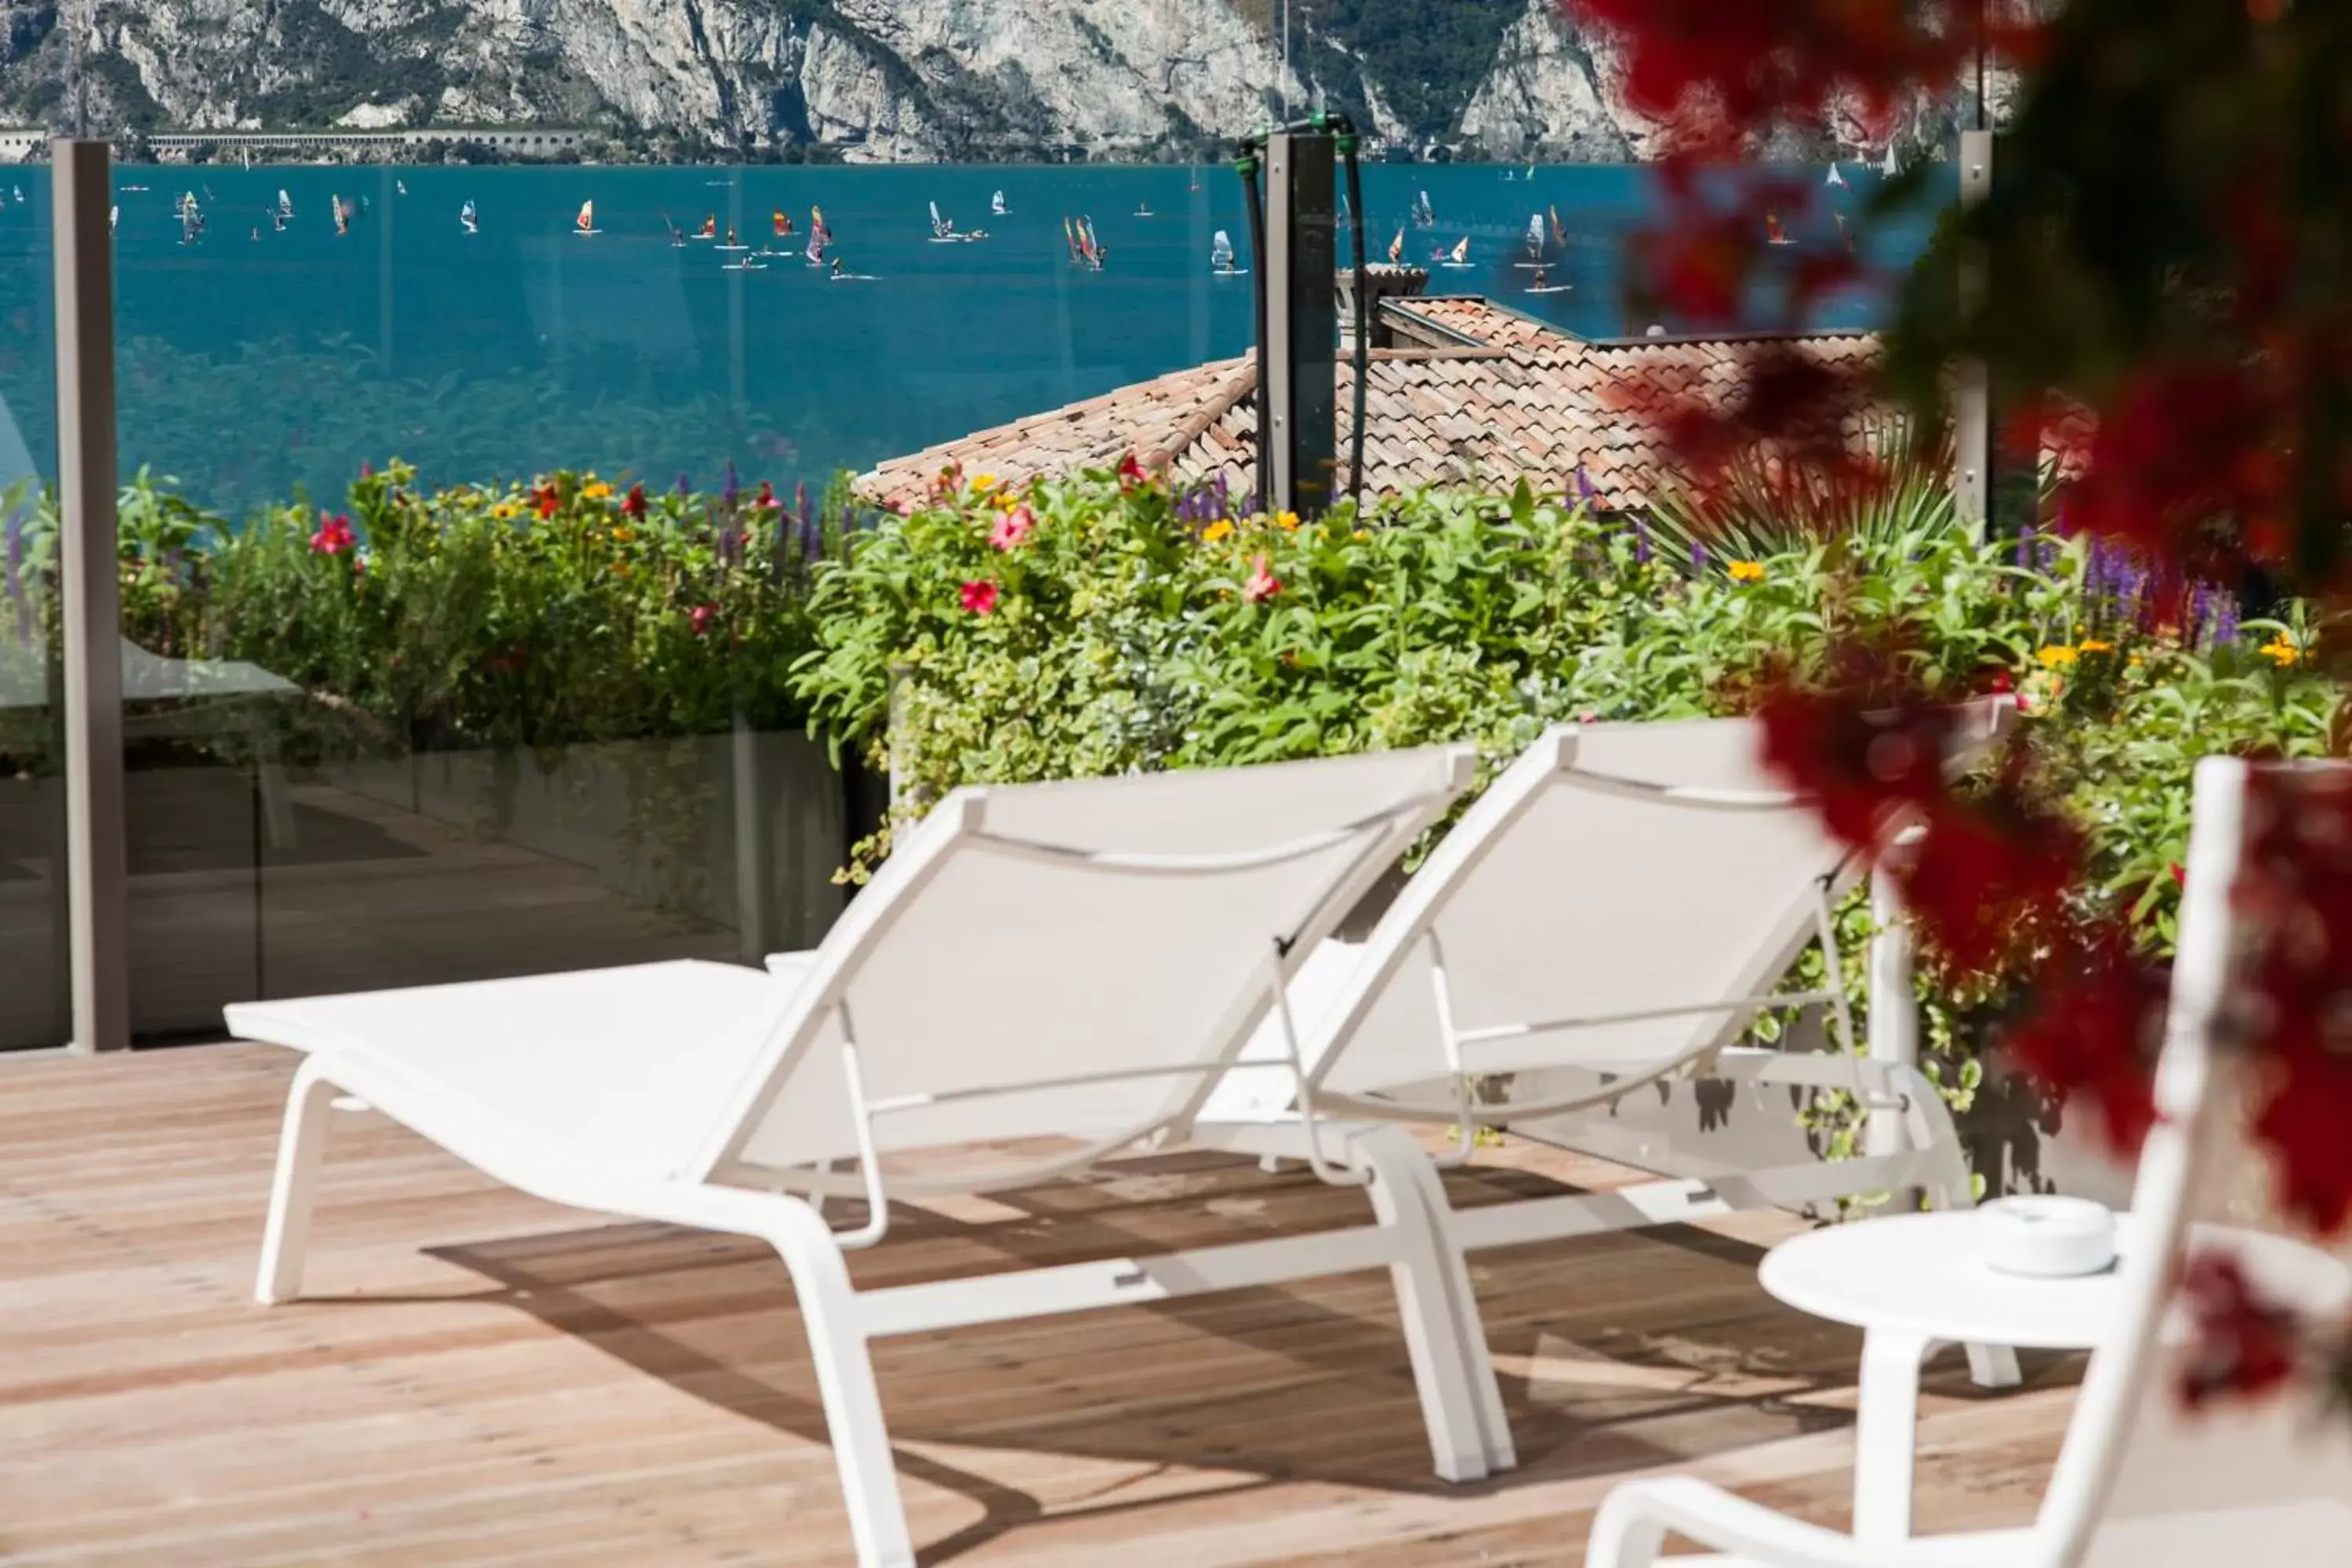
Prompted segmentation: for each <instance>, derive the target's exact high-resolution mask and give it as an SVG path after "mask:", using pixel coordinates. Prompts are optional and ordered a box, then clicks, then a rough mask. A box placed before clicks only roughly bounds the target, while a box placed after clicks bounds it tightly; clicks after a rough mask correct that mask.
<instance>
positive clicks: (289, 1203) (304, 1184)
mask: <svg viewBox="0 0 2352 1568" xmlns="http://www.w3.org/2000/svg"><path fill="white" fill-rule="evenodd" d="M335 1092H336V1090H335V1086H334V1085H333V1084H331V1083H329V1082H328V1081H327V1079H326V1078H325V1076H324V1075H323V1074H322V1073H321V1072H320V1068H319V1058H316V1057H306V1058H303V1061H302V1065H301V1067H300V1068H297V1069H296V1071H295V1074H294V1087H293V1089H291V1091H289V1093H288V1095H287V1097H286V1121H285V1125H284V1126H283V1128H282V1129H281V1130H280V1131H279V1132H278V1173H277V1175H276V1177H275V1178H274V1179H273V1180H272V1181H271V1182H270V1184H269V1223H268V1226H267V1227H266V1228H265V1229H264V1230H263V1232H262V1235H261V1271H260V1275H259V1277H258V1278H257V1279H256V1280H255V1282H254V1287H253V1296H254V1300H257V1301H259V1302H260V1303H261V1304H262V1305H263V1306H265V1307H269V1306H275V1305H277V1304H278V1302H280V1301H290V1300H293V1299H294V1298H295V1297H297V1296H299V1295H300V1294H301V1291H302V1261H303V1258H304V1256H305V1255H306V1254H308V1253H309V1251H310V1205H311V1201H312V1200H313V1199H314V1198H316V1197H317V1195H318V1191H319V1162H320V1159H321V1157H323V1156H324V1155H325V1153H326V1152H327V1122H328V1121H329V1119H330V1118H331V1116H332V1115H333V1114H334V1110H333V1102H334V1099H335Z"/></svg>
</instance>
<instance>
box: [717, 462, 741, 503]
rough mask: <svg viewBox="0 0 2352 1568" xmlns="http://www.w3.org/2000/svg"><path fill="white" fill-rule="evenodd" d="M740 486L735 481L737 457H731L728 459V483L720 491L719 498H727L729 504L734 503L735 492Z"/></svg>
mask: <svg viewBox="0 0 2352 1568" xmlns="http://www.w3.org/2000/svg"><path fill="white" fill-rule="evenodd" d="M739 488H740V487H739V486H738V485H737V484H736V483H735V459H734V458H728V459H727V485H726V488H725V489H721V490H720V491H719V498H720V499H721V500H725V501H726V502H727V504H728V505H730V506H732V505H734V504H735V492H736V490H737V489H739Z"/></svg>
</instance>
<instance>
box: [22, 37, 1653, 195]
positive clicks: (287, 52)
mask: <svg viewBox="0 0 2352 1568" xmlns="http://www.w3.org/2000/svg"><path fill="white" fill-rule="evenodd" d="M1286 14H1287V16H1288V28H1289V51H1288V59H1289V67H1288V68H1287V70H1286V69H1285V68H1284V64H1283V60H1284V52H1283V48H1282V33H1283V28H1284V17H1285V16H1286ZM69 35H71V36H74V37H78V38H79V46H80V47H79V61H80V64H79V96H80V98H81V100H82V102H83V103H84V105H85V107H86V111H87V114H88V122H89V125H90V126H91V127H93V128H94V129H100V130H107V131H117V132H127V133H135V132H142V131H156V130H167V129H168V130H183V129H194V130H203V129H215V128H216V129H222V130H230V129H247V130H279V129H289V128H304V129H310V128H317V127H321V126H327V125H352V126H366V127H377V126H385V125H399V124H428V123H430V124H442V125H447V124H461V125H485V126H488V125H498V126H509V125H514V124H518V123H531V122H538V123H562V124H572V125H586V126H591V127H593V128H596V129H597V130H598V131H600V132H602V133H603V134H604V139H605V142H606V146H605V147H604V149H603V151H605V152H607V153H610V154H611V155H614V156H628V155H638V156H683V155H693V154H704V155H707V154H709V153H712V152H726V153H739V154H750V155H755V156H758V155H772V156H781V157H786V158H835V157H837V158H842V159H845V160H852V161H876V162H884V161H906V160H924V159H957V158H1000V159H1021V158H1037V157H1108V158H1121V159H1129V158H1138V157H1153V156H1176V155H1202V154H1205V153H1209V152H1210V151H1211V150H1212V149H1213V147H1215V146H1216V145H1217V144H1218V143H1220V142H1223V140H1225V139H1227V138H1230V137H1231V136H1233V135H1234V134H1235V133H1236V132H1242V131H1244V130H1246V129H1248V128H1250V127H1252V126H1255V125H1256V124H1259V123H1261V122H1263V121H1265V120H1266V119H1267V118H1268V116H1269V115H1270V114H1272V113H1273V112H1275V111H1276V110H1278V109H1280V108H1281V107H1282V106H1283V105H1284V104H1285V103H1287V104H1288V105H1289V106H1290V107H1291V109H1292V110H1300V109H1304V108H1307V107H1312V106H1314V105H1316V104H1318V103H1320V104H1325V105H1328V106H1329V107H1332V108H1335V109H1343V110H1348V111H1349V112H1350V113H1351V114H1353V115H1354V116H1355V117H1356V119H1357V121H1358V123H1359V124H1361V125H1365V126H1367V127H1369V128H1370V130H1371V132H1372V133H1373V142H1374V143H1375V149H1376V150H1377V151H1381V152H1384V153H1395V154H1404V155H1426V154H1427V153H1430V152H1431V151H1432V150H1433V149H1440V148H1442V149H1446V150H1448V151H1449V152H1451V153H1453V154H1454V155H1458V156H1465V157H1482V156H1499V157H1506V158H1508V157H1518V156H1528V155H1536V154H1540V155H1545V156H1550V157H1569V158H1587V159H1596V160H1612V161H1613V160H1618V159H1623V158H1628V157H1639V156H1641V155H1642V154H1643V152H1644V150H1645V148H1646V147H1647V146H1648V144H1649V142H1650V141H1651V140H1652V138H1653V136H1654V128H1652V127H1651V126H1649V125H1647V124H1646V123H1645V122H1644V121H1642V119H1641V118H1640V117H1639V116H1637V115H1634V114H1633V113H1632V112H1631V111H1629V110H1627V109H1625V108H1624V106H1623V104H1622V98H1621V95H1620V94H1619V92H1618V90H1617V85H1618V81H1619V79H1620V71H1619V62H1618V60H1617V58H1616V57H1615V55H1614V54H1613V52H1612V49H1611V48H1610V47H1609V46H1608V42H1607V40H1606V39H1603V38H1598V37H1583V36H1580V34H1579V32H1578V31H1577V30H1576V29H1575V28H1574V27H1572V26H1570V25H1569V24H1568V23H1566V22H1564V21H1563V20H1562V19H1561V18H1560V16H1559V12H1558V9H1557V7H1556V5H1554V4H1553V0H0V121H12V122H15V123H19V124H26V125H45V124H54V123H57V122H58V121H59V119H60V112H61V111H60V104H61V102H62V101H63V98H64V94H65V83H66V79H67V77H68V68H67V58H68V47H67V42H68V36H69Z"/></svg>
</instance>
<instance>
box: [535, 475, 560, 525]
mask: <svg viewBox="0 0 2352 1568" xmlns="http://www.w3.org/2000/svg"><path fill="white" fill-rule="evenodd" d="M530 504H531V505H532V507H533V508H535V509H536V510H538V512H539V515H540V516H541V517H553V516H554V515H555V509H556V508H557V507H559V506H562V504H563V498H562V496H561V495H560V494H558V493H557V492H556V489H555V481H554V480H553V479H550V480H548V481H547V482H546V483H544V484H542V485H541V486H539V487H538V488H537V489H533V490H532V491H531V492H530Z"/></svg>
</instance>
